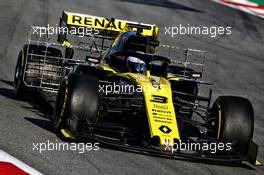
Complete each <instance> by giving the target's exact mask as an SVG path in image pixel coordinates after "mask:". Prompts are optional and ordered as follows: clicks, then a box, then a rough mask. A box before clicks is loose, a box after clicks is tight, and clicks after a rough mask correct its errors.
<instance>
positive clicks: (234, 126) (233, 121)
mask: <svg viewBox="0 0 264 175" xmlns="http://www.w3.org/2000/svg"><path fill="white" fill-rule="evenodd" d="M212 111H213V113H214V115H216V130H215V133H216V137H217V139H219V140H223V141H225V142H235V145H234V147H233V149H234V150H236V151H239V152H240V153H242V154H243V155H246V154H247V151H248V145H249V142H250V140H251V139H252V137H253V132H254V112H253V107H252V104H251V103H250V101H249V100H248V99H245V98H242V97H235V96H221V97H218V99H217V100H216V101H215V103H214V104H213V107H212Z"/></svg>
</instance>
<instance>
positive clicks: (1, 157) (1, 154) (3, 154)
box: [0, 150, 43, 175]
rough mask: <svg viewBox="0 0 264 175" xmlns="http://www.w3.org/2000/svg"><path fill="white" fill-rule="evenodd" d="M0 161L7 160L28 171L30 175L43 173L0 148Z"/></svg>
mask: <svg viewBox="0 0 264 175" xmlns="http://www.w3.org/2000/svg"><path fill="white" fill-rule="evenodd" d="M0 161H3V162H9V163H12V164H14V165H15V166H17V167H18V168H20V169H21V170H23V171H25V172H26V173H29V174H31V175H43V174H42V173H40V172H39V171H37V170H35V169H33V168H31V167H30V166H28V165H27V164H25V163H24V162H22V161H20V160H18V159H16V158H15V157H13V156H11V155H10V154H8V153H6V152H4V151H3V150H0Z"/></svg>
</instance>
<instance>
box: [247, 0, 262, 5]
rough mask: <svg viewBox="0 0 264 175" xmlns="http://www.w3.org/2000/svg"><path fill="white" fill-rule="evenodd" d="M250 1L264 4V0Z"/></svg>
mask: <svg viewBox="0 0 264 175" xmlns="http://www.w3.org/2000/svg"><path fill="white" fill-rule="evenodd" d="M249 1H250V2H254V3H257V4H259V5H264V0H249Z"/></svg>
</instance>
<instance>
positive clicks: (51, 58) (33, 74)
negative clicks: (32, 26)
mask: <svg viewBox="0 0 264 175" xmlns="http://www.w3.org/2000/svg"><path fill="white" fill-rule="evenodd" d="M61 57H62V53H61V51H60V50H59V49H57V48H53V47H47V46H45V45H36V44H26V45H24V47H23V49H22V50H21V51H20V52H19V56H18V60H17V65H16V70H15V77H14V87H15V94H16V97H17V98H23V97H25V96H28V94H29V93H32V92H35V91H36V88H32V87H31V88H30V87H28V86H26V84H25V82H26V83H27V84H30V85H32V86H35V87H38V86H39V85H40V77H41V78H42V81H45V82H49V84H50V88H53V87H52V84H54V83H57V84H60V82H61V78H60V77H61V75H62V69H61V68H60V67H61V66H62V59H60V58H61ZM44 58H45V64H43V63H44ZM55 58H59V59H55ZM25 71H27V73H25ZM44 74H45V76H42V75H44ZM31 96H32V95H31Z"/></svg>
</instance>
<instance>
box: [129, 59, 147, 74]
mask: <svg viewBox="0 0 264 175" xmlns="http://www.w3.org/2000/svg"><path fill="white" fill-rule="evenodd" d="M127 67H128V70H129V72H132V73H144V72H146V70H147V66H146V63H145V62H144V61H142V60H141V59H139V58H137V57H133V56H128V57H127Z"/></svg>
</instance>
